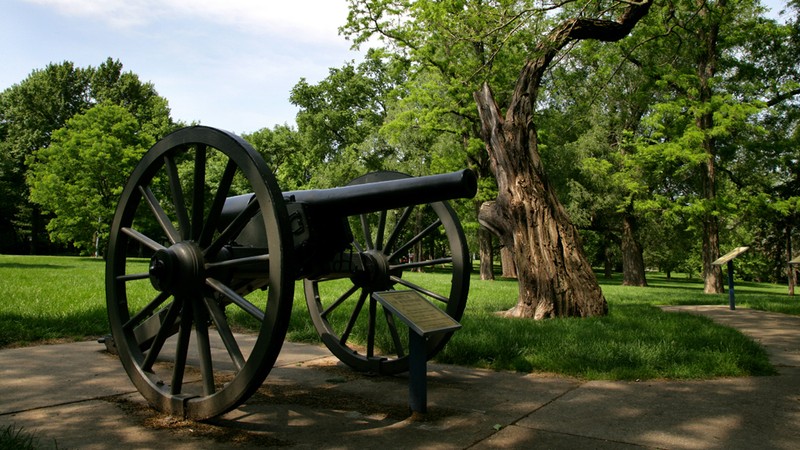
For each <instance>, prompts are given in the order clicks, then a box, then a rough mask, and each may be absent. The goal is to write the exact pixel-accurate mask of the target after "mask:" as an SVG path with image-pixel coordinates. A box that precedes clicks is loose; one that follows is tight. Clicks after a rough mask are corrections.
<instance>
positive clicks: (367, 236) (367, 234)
mask: <svg viewBox="0 0 800 450" xmlns="http://www.w3.org/2000/svg"><path fill="white" fill-rule="evenodd" d="M359 218H360V219H361V232H362V233H364V243H365V244H366V246H367V250H372V249H373V248H375V243H374V242H372V231H371V230H370V227H369V221H368V220H367V219H369V217H367V215H366V214H361V216H359Z"/></svg>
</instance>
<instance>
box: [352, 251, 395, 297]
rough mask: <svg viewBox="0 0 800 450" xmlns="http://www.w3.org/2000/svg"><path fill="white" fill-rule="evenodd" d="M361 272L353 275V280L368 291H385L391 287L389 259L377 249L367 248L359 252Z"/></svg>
mask: <svg viewBox="0 0 800 450" xmlns="http://www.w3.org/2000/svg"><path fill="white" fill-rule="evenodd" d="M361 261H362V264H363V266H364V267H363V272H361V273H359V274H358V275H356V276H355V277H353V282H354V283H356V284H357V285H359V286H362V287H366V288H368V289H369V290H370V291H385V290H388V289H390V288H391V287H392V285H393V284H394V282H392V281H391V279H390V278H389V276H390V275H391V273H390V271H389V259H388V257H387V255H385V254H384V253H383V252H380V251H378V250H369V251H366V252H362V253H361Z"/></svg>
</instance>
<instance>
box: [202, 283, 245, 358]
mask: <svg viewBox="0 0 800 450" xmlns="http://www.w3.org/2000/svg"><path fill="white" fill-rule="evenodd" d="M205 302H206V307H207V308H208V312H209V313H210V316H211V320H212V321H214V326H216V327H217V332H218V333H219V337H220V338H221V339H222V343H223V344H224V345H225V349H227V350H228V355H229V356H230V357H231V361H232V362H233V365H234V366H236V371H237V372H238V371H240V370H242V367H244V363H245V360H244V355H242V350H241V349H240V348H239V343H238V342H236V338H235V337H234V336H233V332H232V331H231V327H230V326H229V325H228V318H227V317H225V311H224V310H223V309H222V307H220V306H219V304H218V303H217V302H215V301H214V300H213V299H210V298H208V297H206V299H205Z"/></svg>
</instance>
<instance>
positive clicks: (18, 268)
mask: <svg viewBox="0 0 800 450" xmlns="http://www.w3.org/2000/svg"><path fill="white" fill-rule="evenodd" d="M104 270H105V263H104V262H103V261H102V260H100V259H92V258H71V257H53V256H6V255H0V280H1V281H0V347H7V346H12V345H25V344H28V343H32V342H40V341H51V340H59V341H61V340H77V339H85V338H86V337H88V336H91V337H95V336H101V335H103V334H106V333H107V332H108V320H107V318H106V307H105V288H104V284H103V274H104Z"/></svg>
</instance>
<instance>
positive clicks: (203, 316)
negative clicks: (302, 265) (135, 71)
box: [106, 127, 294, 419]
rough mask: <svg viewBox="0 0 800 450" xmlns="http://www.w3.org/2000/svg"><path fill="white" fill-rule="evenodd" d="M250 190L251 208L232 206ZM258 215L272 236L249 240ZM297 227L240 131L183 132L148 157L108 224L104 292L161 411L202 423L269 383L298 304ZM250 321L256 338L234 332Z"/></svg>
mask: <svg viewBox="0 0 800 450" xmlns="http://www.w3.org/2000/svg"><path fill="white" fill-rule="evenodd" d="M247 192H252V193H253V195H252V198H251V199H250V202H249V203H246V206H245V207H243V208H242V209H241V210H239V211H235V212H234V213H228V212H223V206H224V203H225V199H226V197H228V196H233V195H235V194H244V193H247ZM252 221H256V222H260V223H259V224H258V225H259V227H261V226H263V229H264V230H266V233H265V234H266V241H265V242H264V241H263V240H262V241H261V242H262V244H263V245H259V246H253V245H250V246H242V245H240V244H239V243H237V240H242V239H243V238H242V237H241V236H240V235H241V234H242V230H243V229H244V228H245V226H246V225H248V223H250V222H252ZM288 223H289V222H288V217H287V213H286V207H285V205H284V203H283V198H282V195H281V193H280V190H279V189H278V187H277V184H276V183H275V181H274V179H273V177H272V175H271V174H270V172H269V170H268V169H267V167H266V164H265V163H264V161H263V160H262V158H261V157H260V156H259V155H258V154H257V153H256V152H255V150H253V148H252V147H250V145H249V144H247V143H246V142H244V141H243V140H241V139H240V138H238V137H236V136H234V135H232V134H229V133H227V132H224V131H220V130H216V129H213V128H208V127H191V128H185V129H182V130H179V131H177V132H175V133H173V134H170V135H169V136H167V137H165V138H164V139H163V140H161V141H159V142H158V143H157V144H156V145H155V146H153V148H152V149H150V151H148V152H147V153H146V154H145V156H144V157H143V159H142V161H141V162H140V163H139V164H138V166H137V167H136V169H135V170H134V172H133V174H132V175H131V177H130V179H129V181H128V183H127V185H126V186H125V188H124V190H123V192H122V195H121V199H120V202H119V205H118V207H117V211H116V214H115V217H114V221H113V223H112V226H111V230H110V240H109V245H108V255H107V265H106V298H107V307H108V317H109V322H110V325H111V329H112V334H113V338H114V341H115V344H116V346H117V349H118V351H119V356H120V359H121V360H122V363H123V365H124V367H125V370H126V371H127V373H128V375H129V377H130V378H131V380H132V381H133V383H134V385H135V386H136V388H137V389H138V390H139V392H141V393H142V395H143V396H144V397H145V398H147V400H148V401H150V403H151V404H153V405H154V406H155V407H157V408H158V409H160V410H162V411H164V412H167V413H170V414H172V415H176V416H182V417H188V418H194V419H203V418H208V417H212V416H216V415H219V414H222V413H224V412H226V411H228V410H230V409H232V408H234V407H236V406H237V405H239V404H240V403H242V402H243V401H245V400H246V399H247V398H248V397H249V396H250V395H252V393H253V392H254V391H255V390H256V389H258V387H259V386H261V384H262V382H263V381H264V379H265V377H266V376H267V374H268V373H269V371H270V369H271V368H272V366H273V364H274V362H275V360H276V358H277V356H278V353H279V352H280V348H281V345H282V343H283V339H284V336H285V334H286V329H287V327H288V323H289V314H290V312H291V305H292V297H293V289H294V280H293V277H292V274H291V273H290V270H287V269H286V268H287V267H289V266H290V264H289V262H288V261H287V259H288V258H289V254H290V252H289V251H288V250H287V249H286V248H285V245H291V242H289V243H288V244H287V243H286V242H284V239H285V237H286V236H291V234H290V232H289V226H288ZM248 228H249V227H248ZM262 239H263V238H262ZM263 290H265V291H266V292H262V291H263ZM254 291H255V292H254ZM251 292H254V293H253V294H252V295H248V294H250V293H251ZM248 322H249V324H248ZM248 325H249V326H252V327H257V328H258V329H259V330H260V331H259V332H258V334H257V335H254V334H250V335H246V334H238V333H236V330H237V328H238V327H242V326H244V327H246V326H248Z"/></svg>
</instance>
